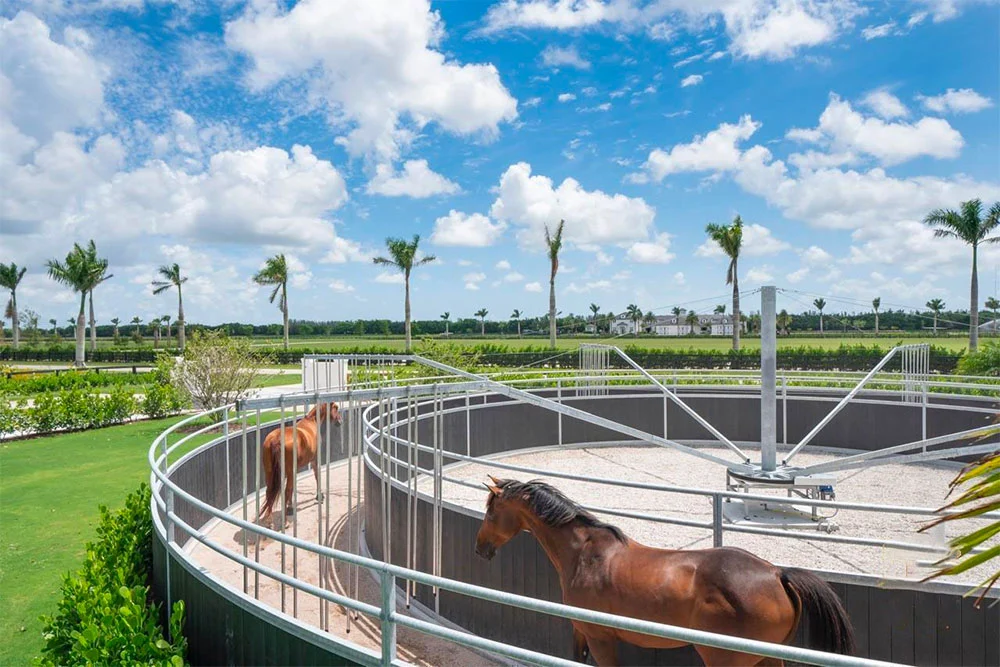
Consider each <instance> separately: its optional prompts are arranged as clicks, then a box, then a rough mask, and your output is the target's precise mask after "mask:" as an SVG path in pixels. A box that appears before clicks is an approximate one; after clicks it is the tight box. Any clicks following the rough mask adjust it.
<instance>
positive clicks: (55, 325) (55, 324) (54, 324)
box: [49, 317, 113, 336]
mask: <svg viewBox="0 0 1000 667" xmlns="http://www.w3.org/2000/svg"><path fill="white" fill-rule="evenodd" d="M112 321H113V320H112ZM49 324H51V325H52V335H53V336H55V335H56V334H58V333H59V321H58V320H57V319H55V318H54V317H53V318H52V319H51V320H49Z"/></svg>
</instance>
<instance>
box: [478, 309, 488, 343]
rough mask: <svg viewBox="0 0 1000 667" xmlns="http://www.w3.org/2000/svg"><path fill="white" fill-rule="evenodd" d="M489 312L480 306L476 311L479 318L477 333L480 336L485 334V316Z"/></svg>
mask: <svg viewBox="0 0 1000 667" xmlns="http://www.w3.org/2000/svg"><path fill="white" fill-rule="evenodd" d="M489 314H490V311H488V310H486V309H485V308H480V309H479V310H477V311H476V317H478V318H479V333H480V335H482V336H485V335H486V316H487V315H489Z"/></svg>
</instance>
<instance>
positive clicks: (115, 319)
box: [53, 317, 121, 343]
mask: <svg viewBox="0 0 1000 667" xmlns="http://www.w3.org/2000/svg"><path fill="white" fill-rule="evenodd" d="M53 321H55V320H53ZM111 324H113V325H114V327H115V330H114V333H112V334H111V337H112V338H114V340H115V342H116V343H117V342H118V325H119V324H121V320H120V319H118V318H117V317H114V318H112V319H111Z"/></svg>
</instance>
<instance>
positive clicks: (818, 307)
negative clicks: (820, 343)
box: [813, 298, 826, 336]
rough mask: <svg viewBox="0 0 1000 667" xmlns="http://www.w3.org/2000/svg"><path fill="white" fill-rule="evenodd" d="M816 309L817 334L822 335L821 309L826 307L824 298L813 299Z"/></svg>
mask: <svg viewBox="0 0 1000 667" xmlns="http://www.w3.org/2000/svg"><path fill="white" fill-rule="evenodd" d="M813 305H814V306H816V310H818V311H819V335H820V336H822V335H823V309H824V308H826V299H822V298H821V299H816V300H815V301H813Z"/></svg>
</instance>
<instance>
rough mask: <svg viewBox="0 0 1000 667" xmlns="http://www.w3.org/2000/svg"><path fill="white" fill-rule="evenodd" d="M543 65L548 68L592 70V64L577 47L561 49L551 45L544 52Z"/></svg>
mask: <svg viewBox="0 0 1000 667" xmlns="http://www.w3.org/2000/svg"><path fill="white" fill-rule="evenodd" d="M542 64H543V65H545V66H546V67H553V68H559V67H573V68H575V69H583V70H586V69H590V63H589V62H588V61H587V59H586V58H584V57H582V56H581V55H580V53H579V52H578V51H577V50H576V47H575V46H567V47H559V46H554V45H550V46H547V47H545V50H544V51H542Z"/></svg>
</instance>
